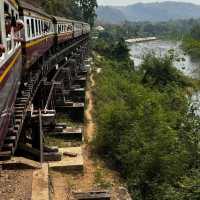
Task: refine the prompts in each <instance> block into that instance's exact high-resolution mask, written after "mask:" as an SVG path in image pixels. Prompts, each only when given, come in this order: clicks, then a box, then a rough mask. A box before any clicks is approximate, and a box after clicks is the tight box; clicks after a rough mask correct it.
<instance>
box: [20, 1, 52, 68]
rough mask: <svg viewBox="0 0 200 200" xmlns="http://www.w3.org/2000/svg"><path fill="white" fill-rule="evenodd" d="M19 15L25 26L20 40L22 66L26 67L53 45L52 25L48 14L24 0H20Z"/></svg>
mask: <svg viewBox="0 0 200 200" xmlns="http://www.w3.org/2000/svg"><path fill="white" fill-rule="evenodd" d="M20 16H21V18H22V19H23V21H24V27H25V28H24V33H23V35H24V38H23V39H24V41H23V42H22V48H23V56H24V58H25V63H24V67H25V68H26V69H28V68H30V66H32V65H33V64H34V63H35V62H36V61H37V60H38V59H39V58H40V57H41V56H44V54H45V53H46V52H47V51H48V50H49V49H50V48H51V47H52V46H53V45H54V37H55V33H54V26H53V21H52V17H51V16H50V15H48V14H46V13H45V12H44V11H43V10H41V9H39V8H35V7H34V6H32V5H30V4H28V3H26V2H24V1H20Z"/></svg>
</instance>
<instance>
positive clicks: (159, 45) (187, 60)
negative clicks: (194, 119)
mask: <svg viewBox="0 0 200 200" xmlns="http://www.w3.org/2000/svg"><path fill="white" fill-rule="evenodd" d="M180 45H181V43H180V42H171V41H163V40H156V41H150V42H144V43H134V44H131V45H130V46H129V49H130V54H131V58H132V59H133V60H134V64H135V67H136V68H138V67H139V66H140V64H141V63H142V60H143V58H144V56H145V55H147V54H149V53H155V54H156V55H157V56H164V55H166V54H168V53H169V51H173V52H174V54H175V55H177V58H179V59H175V61H174V66H175V67H176V68H177V69H179V70H181V71H182V72H183V73H184V74H185V75H187V76H190V77H192V78H194V79H200V60H193V59H191V57H190V56H189V55H187V54H185V53H184V52H183V50H182V49H181V47H180ZM191 102H192V105H193V106H195V107H196V109H197V113H198V115H200V92H199V91H198V92H195V93H194V94H193V95H192V97H191Z"/></svg>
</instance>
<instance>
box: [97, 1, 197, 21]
mask: <svg viewBox="0 0 200 200" xmlns="http://www.w3.org/2000/svg"><path fill="white" fill-rule="evenodd" d="M97 14H98V19H99V20H100V21H103V22H110V23H120V22H122V21H125V20H128V21H152V22H158V21H168V20H176V19H189V18H199V17H200V6H199V5H195V4H192V3H180V2H163V3H146V4H144V3H137V4H134V5H130V6H126V7H114V6H113V7H112V6H109V7H108V6H105V7H102V6H100V7H99V8H98V10H97Z"/></svg>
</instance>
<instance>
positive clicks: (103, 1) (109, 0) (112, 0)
mask: <svg viewBox="0 0 200 200" xmlns="http://www.w3.org/2000/svg"><path fill="white" fill-rule="evenodd" d="M97 1H98V4H99V5H115V6H121V5H129V4H134V3H141V2H144V3H150V2H163V1H178V2H190V3H195V4H200V0H142V1H141V0H97Z"/></svg>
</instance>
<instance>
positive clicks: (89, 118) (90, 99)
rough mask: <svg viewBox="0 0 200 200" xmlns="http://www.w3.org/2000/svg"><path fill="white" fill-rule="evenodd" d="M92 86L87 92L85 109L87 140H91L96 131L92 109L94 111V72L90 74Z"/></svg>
mask: <svg viewBox="0 0 200 200" xmlns="http://www.w3.org/2000/svg"><path fill="white" fill-rule="evenodd" d="M90 81H91V86H90V88H89V90H87V92H86V98H87V101H88V106H87V110H86V111H85V119H86V123H87V124H86V126H85V137H86V138H85V139H86V140H87V142H91V141H92V138H93V136H94V133H95V123H94V122H93V117H92V111H93V97H92V88H94V87H95V81H94V76H93V74H91V75H90Z"/></svg>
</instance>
